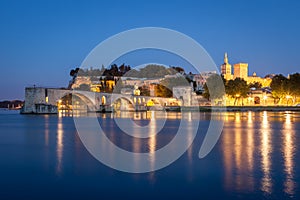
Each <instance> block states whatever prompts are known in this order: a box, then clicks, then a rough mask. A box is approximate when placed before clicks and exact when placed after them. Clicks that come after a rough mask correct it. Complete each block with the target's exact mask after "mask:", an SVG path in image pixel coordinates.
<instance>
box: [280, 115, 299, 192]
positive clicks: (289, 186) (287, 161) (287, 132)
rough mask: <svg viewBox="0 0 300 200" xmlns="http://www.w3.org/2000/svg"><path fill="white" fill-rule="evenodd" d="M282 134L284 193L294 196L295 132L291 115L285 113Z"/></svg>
mask: <svg viewBox="0 0 300 200" xmlns="http://www.w3.org/2000/svg"><path fill="white" fill-rule="evenodd" d="M282 134H283V136H282V137H283V144H282V152H283V155H284V156H283V158H284V171H285V176H286V177H285V181H284V191H285V193H287V194H289V195H293V194H294V190H295V184H296V183H295V181H294V165H295V162H294V159H295V155H294V154H295V148H296V147H295V142H294V140H295V131H294V127H293V123H292V120H291V113H286V115H285V122H284V128H283V131H282Z"/></svg>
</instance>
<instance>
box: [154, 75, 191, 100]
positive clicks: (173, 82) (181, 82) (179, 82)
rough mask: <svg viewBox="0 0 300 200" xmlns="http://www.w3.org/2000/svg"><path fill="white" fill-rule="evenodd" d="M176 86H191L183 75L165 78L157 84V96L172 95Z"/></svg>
mask: <svg viewBox="0 0 300 200" xmlns="http://www.w3.org/2000/svg"><path fill="white" fill-rule="evenodd" d="M176 86H190V84H189V83H188V81H187V80H186V79H185V78H184V77H183V76H180V77H177V78H165V79H164V80H162V81H161V82H160V84H158V85H157V86H156V91H155V92H156V96H158V97H172V96H173V87H176Z"/></svg>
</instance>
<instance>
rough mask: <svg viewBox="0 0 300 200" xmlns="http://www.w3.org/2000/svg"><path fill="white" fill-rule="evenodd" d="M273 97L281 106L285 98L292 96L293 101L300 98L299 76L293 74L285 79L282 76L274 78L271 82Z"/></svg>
mask: <svg viewBox="0 0 300 200" xmlns="http://www.w3.org/2000/svg"><path fill="white" fill-rule="evenodd" d="M271 88H272V94H273V97H274V98H276V99H278V103H279V104H281V103H282V100H283V99H285V98H287V96H292V98H293V101H295V100H296V98H297V97H300V74H299V73H295V74H292V75H290V76H289V78H286V77H285V76H283V75H282V74H279V75H276V76H274V78H273V79H272V82H271Z"/></svg>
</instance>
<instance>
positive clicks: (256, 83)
mask: <svg viewBox="0 0 300 200" xmlns="http://www.w3.org/2000/svg"><path fill="white" fill-rule="evenodd" d="M261 87H262V84H261V83H259V82H254V83H250V84H249V88H256V89H260V88H261Z"/></svg>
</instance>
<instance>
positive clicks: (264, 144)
mask: <svg viewBox="0 0 300 200" xmlns="http://www.w3.org/2000/svg"><path fill="white" fill-rule="evenodd" d="M293 119H294V118H293V113H291V112H286V113H270V112H248V113H227V114H226V115H225V127H224V130H223V135H222V141H223V143H222V147H223V148H224V149H223V150H222V151H223V157H224V167H225V169H224V172H225V176H224V182H225V187H226V188H227V189H228V190H232V189H233V188H234V189H236V190H244V189H246V190H250V191H254V190H255V188H259V189H260V190H261V191H262V192H264V193H266V194H272V193H273V192H274V187H275V186H274V184H275V178H276V175H274V174H273V173H272V169H273V168H274V167H275V165H276V162H278V163H280V160H278V158H276V159H277V160H275V158H274V157H272V155H273V154H274V152H275V151H278V150H279V151H280V152H281V154H280V155H281V158H282V160H283V165H284V168H283V170H282V173H283V175H284V180H283V188H282V190H283V192H284V193H286V194H288V195H290V196H293V195H294V194H295V192H296V187H297V186H296V182H295V153H296V144H295V141H296V131H295V123H294V122H293ZM271 125H272V127H271ZM275 125H277V126H280V129H279V130H280V133H281V134H282V135H281V138H280V139H281V140H280V139H279V141H280V143H279V145H278V143H277V142H278V141H277V140H276V138H273V137H275V136H277V137H278V135H274V134H277V132H273V131H274V127H273V126H275ZM257 136H258V138H257ZM275 141H276V143H274V142H275ZM278 146H281V149H276V148H277V147H278ZM255 155H256V156H255ZM257 155H258V157H257ZM257 161H259V162H257ZM257 164H258V165H257ZM259 169H260V170H261V172H262V175H261V176H258V174H257V173H258V172H257V171H258V170H259ZM256 184H258V185H256Z"/></svg>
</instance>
